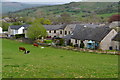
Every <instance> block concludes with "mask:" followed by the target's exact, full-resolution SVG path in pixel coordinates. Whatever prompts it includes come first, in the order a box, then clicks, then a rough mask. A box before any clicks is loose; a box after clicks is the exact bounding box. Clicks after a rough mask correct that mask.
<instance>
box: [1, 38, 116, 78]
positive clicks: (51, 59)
mask: <svg viewBox="0 0 120 80" xmlns="http://www.w3.org/2000/svg"><path fill="white" fill-rule="evenodd" d="M19 46H23V47H25V48H27V50H30V51H31V52H30V54H23V52H20V51H19V50H18V47H19ZM2 66H3V78H117V77H118V56H117V55H104V54H91V53H85V52H74V51H69V50H62V49H55V48H51V47H45V48H44V49H41V48H40V47H39V48H37V47H34V46H32V45H30V44H24V43H20V42H15V41H12V40H6V39H3V65H2Z"/></svg>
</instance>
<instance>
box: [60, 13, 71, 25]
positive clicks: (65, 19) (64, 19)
mask: <svg viewBox="0 0 120 80" xmlns="http://www.w3.org/2000/svg"><path fill="white" fill-rule="evenodd" d="M59 22H61V23H63V24H68V23H71V22H72V19H71V16H70V15H69V14H68V13H63V14H61V17H60V18H59Z"/></svg>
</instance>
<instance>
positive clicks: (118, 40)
mask: <svg viewBox="0 0 120 80" xmlns="http://www.w3.org/2000/svg"><path fill="white" fill-rule="evenodd" d="M112 40H113V42H112V44H113V48H115V49H116V50H120V32H118V34H117V35H116V36H115V37H114V38H113V39H112Z"/></svg>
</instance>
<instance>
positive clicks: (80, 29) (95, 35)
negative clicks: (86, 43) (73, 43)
mask: <svg viewBox="0 0 120 80" xmlns="http://www.w3.org/2000/svg"><path fill="white" fill-rule="evenodd" d="M111 30H112V29H110V28H104V27H97V28H88V27H84V25H77V26H76V28H75V30H74V32H73V35H72V38H73V39H78V40H94V41H98V42H100V41H101V40H102V39H103V38H104V37H105V36H106V35H107V34H108V33H109V32H110V31H111Z"/></svg>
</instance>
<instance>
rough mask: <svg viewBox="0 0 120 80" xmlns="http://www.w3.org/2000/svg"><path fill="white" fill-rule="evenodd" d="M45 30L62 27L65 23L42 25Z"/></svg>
mask: <svg viewBox="0 0 120 80" xmlns="http://www.w3.org/2000/svg"><path fill="white" fill-rule="evenodd" d="M43 26H44V27H45V29H46V30H58V29H64V28H65V27H66V25H43Z"/></svg>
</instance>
